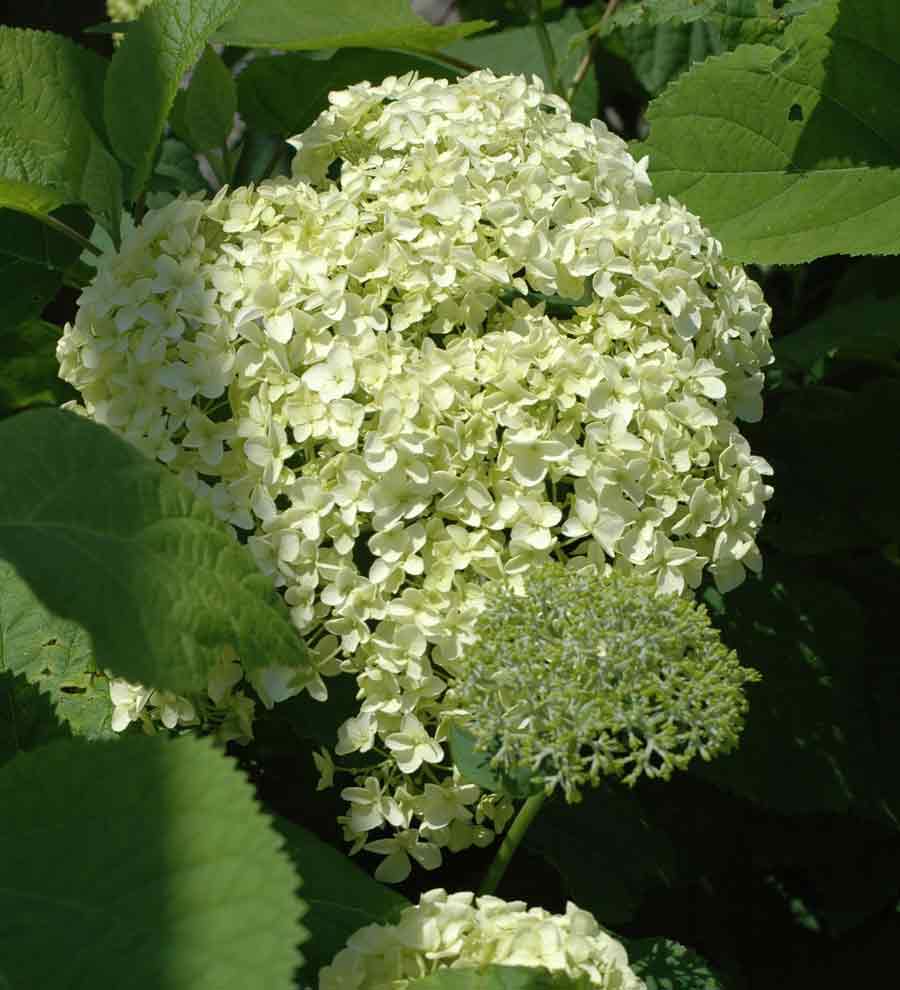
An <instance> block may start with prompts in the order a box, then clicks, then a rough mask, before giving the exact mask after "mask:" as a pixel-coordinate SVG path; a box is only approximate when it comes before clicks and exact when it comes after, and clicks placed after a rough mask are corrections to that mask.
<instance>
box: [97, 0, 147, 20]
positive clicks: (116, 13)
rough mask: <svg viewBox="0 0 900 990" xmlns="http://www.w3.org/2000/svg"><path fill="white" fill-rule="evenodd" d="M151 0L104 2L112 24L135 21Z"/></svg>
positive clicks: (110, 0) (107, 0)
mask: <svg viewBox="0 0 900 990" xmlns="http://www.w3.org/2000/svg"><path fill="white" fill-rule="evenodd" d="M151 2H152V0H106V13H107V14H108V15H109V19H110V20H111V21H113V22H114V23H125V22H126V21H136V20H137V19H138V18H139V17H140V16H141V14H142V13H143V10H144V8H145V7H149V6H150V4H151Z"/></svg>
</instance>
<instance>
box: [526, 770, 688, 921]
mask: <svg viewBox="0 0 900 990" xmlns="http://www.w3.org/2000/svg"><path fill="white" fill-rule="evenodd" d="M662 786H667V785H662ZM524 843H525V846H526V847H528V848H529V849H530V850H531V851H533V852H535V853H538V854H540V855H542V856H543V857H544V858H545V859H546V860H547V861H548V862H549V863H551V864H552V865H553V866H555V867H556V869H557V870H558V871H559V873H560V874H561V876H562V879H563V883H564V888H565V892H566V895H567V896H568V897H569V898H570V899H571V900H573V901H574V902H575V903H576V904H577V905H578V906H579V907H580V908H583V909H584V910H585V911H590V912H591V914H593V915H594V917H595V918H596V919H597V920H598V921H599V922H600V923H601V924H603V925H615V924H619V923H622V922H625V921H628V920H629V919H630V918H631V917H632V916H633V915H634V913H635V911H636V910H637V908H638V906H639V905H640V903H641V900H642V899H643V897H644V894H645V893H646V892H647V891H648V890H649V889H650V888H652V887H654V886H659V885H669V884H671V882H672V879H673V877H674V874H675V851H674V849H673V848H672V846H671V844H670V842H669V840H668V838H667V837H666V835H665V834H664V833H663V832H662V831H660V830H659V829H658V828H656V827H655V826H654V825H653V823H652V821H651V819H650V817H649V816H648V815H647V813H646V812H645V810H644V808H642V806H641V804H640V802H639V801H638V799H637V797H636V796H635V795H634V794H633V793H632V792H630V791H627V790H625V789H624V788H623V787H621V786H608V785H605V786H601V787H599V788H596V789H595V790H593V791H588V792H587V793H585V795H584V798H583V800H582V801H581V802H580V803H579V804H574V805H570V804H564V803H562V802H559V801H548V802H547V804H545V805H544V807H543V808H542V809H541V813H540V815H538V817H537V818H536V819H535V821H534V823H533V824H532V826H531V828H530V829H529V830H528V833H527V834H526V836H525V840H524Z"/></svg>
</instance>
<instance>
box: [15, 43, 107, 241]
mask: <svg viewBox="0 0 900 990" xmlns="http://www.w3.org/2000/svg"><path fill="white" fill-rule="evenodd" d="M104 71H105V62H104V60H103V59H102V58H100V57H99V56H97V55H94V54H93V53H92V52H88V51H86V50H85V49H83V48H80V47H79V46H78V45H76V44H73V43H72V42H71V41H69V40H68V39H66V38H63V37H61V36H59V35H55V34H49V33H45V32H41V31H26V30H21V29H18V28H8V27H0V207H8V208H10V209H14V210H20V211H22V212H23V213H32V214H35V215H38V216H39V215H41V214H44V213H49V212H50V211H52V210H55V209H56V208H57V207H58V206H62V205H63V204H64V203H84V204H85V205H87V206H88V207H89V208H90V209H91V211H92V212H93V213H94V214H95V215H96V216H97V218H98V219H99V220H100V221H101V222H102V223H103V225H104V226H105V227H106V228H107V229H108V230H110V231H118V224H119V210H120V202H121V195H122V179H121V173H120V171H119V167H118V165H117V164H116V162H115V159H114V158H113V157H112V156H111V155H110V154H109V152H108V151H107V150H106V148H105V146H104V144H103V141H102V139H101V136H100V134H101V131H100V130H99V123H100V121H99V115H98V111H97V94H98V92H99V90H100V87H101V86H102V80H103V73H104Z"/></svg>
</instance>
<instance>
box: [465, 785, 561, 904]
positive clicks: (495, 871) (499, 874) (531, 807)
mask: <svg viewBox="0 0 900 990" xmlns="http://www.w3.org/2000/svg"><path fill="white" fill-rule="evenodd" d="M546 800H547V793H546V791H543V790H542V791H539V792H538V793H537V794H532V795H531V797H530V798H528V800H527V801H526V802H525V803H524V804H523V805H522V807H521V808H519V813H518V814H517V815H516V817H515V818H514V819H513V823H512V825H510V826H509V829H508V831H507V833H506V835H505V836H504V837H503V842H501V843H500V848H499V849H498V850H497V855H496V856H495V857H494V862H493V863H491V866H490V869H489V870H488V871H487V873H486V874H485V877H484V880H483V882H482V884H481V887H480V888H479V890H478V893H479V894H493V893H494V891H495V890H496V889H497V887H499V886H500V881H501V880H502V879H503V874H504V873H506V868H507V867H508V866H509V863H510V860H511V859H512V858H513V854H514V853H515V851H516V850H517V849H518V848H519V844H520V843H521V842H522V839H523V838H525V833H526V832H527V831H528V827H529V826H530V825H531V823H532V822H533V821H534V819H535V817H536V816H537V813H538V812H539V811H540V810H541V807H542V806H543V804H544V802H545V801H546Z"/></svg>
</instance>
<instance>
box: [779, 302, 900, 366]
mask: <svg viewBox="0 0 900 990" xmlns="http://www.w3.org/2000/svg"><path fill="white" fill-rule="evenodd" d="M895 287H896V286H895ZM774 350H775V358H776V361H778V362H779V364H780V365H781V366H782V370H797V371H800V372H802V374H803V375H804V377H805V378H806V379H807V380H810V381H820V380H821V379H822V378H823V377H824V376H825V359H826V358H830V357H849V358H852V357H862V358H871V359H873V360H878V359H881V358H886V359H892V358H893V355H895V354H896V353H897V351H898V350H900V297H897V296H894V297H893V298H890V299H875V298H873V297H871V296H865V297H864V298H862V299H857V300H854V301H853V302H851V303H848V304H847V305H844V306H831V307H830V308H829V309H827V310H826V311H825V313H824V314H823V315H822V316H821V317H819V319H817V320H813V321H812V322H811V323H807V324H806V325H805V326H803V327H801V328H800V329H799V330H795V331H794V332H793V333H790V334H788V335H787V336H786V337H779V338H777V339H776V340H775V345H774Z"/></svg>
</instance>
